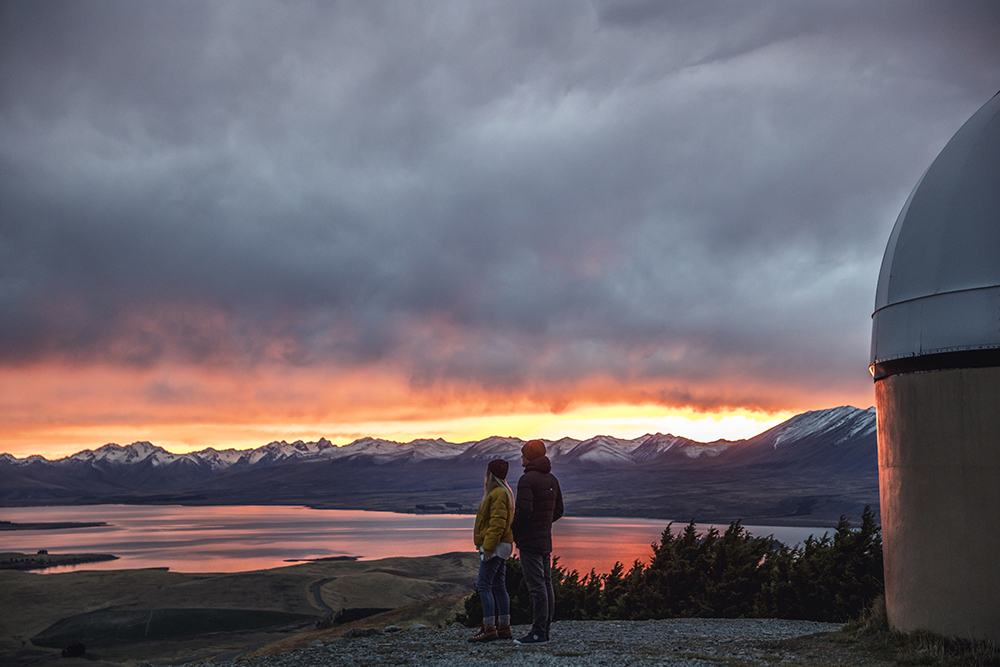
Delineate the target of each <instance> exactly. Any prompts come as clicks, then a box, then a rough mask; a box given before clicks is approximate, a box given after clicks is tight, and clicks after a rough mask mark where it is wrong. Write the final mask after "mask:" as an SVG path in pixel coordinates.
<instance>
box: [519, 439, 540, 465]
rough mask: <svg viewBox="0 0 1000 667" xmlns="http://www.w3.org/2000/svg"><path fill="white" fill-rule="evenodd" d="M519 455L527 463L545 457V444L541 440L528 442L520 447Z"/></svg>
mask: <svg viewBox="0 0 1000 667" xmlns="http://www.w3.org/2000/svg"><path fill="white" fill-rule="evenodd" d="M521 455H522V456H523V457H524V458H526V459H528V460H529V461H533V460H534V459H537V458H538V457H539V456H545V443H544V442H542V441H541V440H529V441H528V442H526V443H524V447H521Z"/></svg>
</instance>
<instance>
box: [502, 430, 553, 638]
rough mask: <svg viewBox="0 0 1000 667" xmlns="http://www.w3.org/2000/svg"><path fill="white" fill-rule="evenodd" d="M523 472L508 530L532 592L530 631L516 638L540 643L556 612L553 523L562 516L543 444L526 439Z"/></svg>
mask: <svg viewBox="0 0 1000 667" xmlns="http://www.w3.org/2000/svg"><path fill="white" fill-rule="evenodd" d="M521 465H523V466H524V474H523V475H521V479H519V480H518V481H517V496H516V498H515V500H514V522H513V523H512V524H511V530H512V532H513V533H514V543H515V544H517V548H518V550H519V551H520V553H521V569H522V570H523V572H524V582H525V584H527V586H528V592H529V593H530V594H531V615H532V621H531V630H529V631H528V634H526V635H525V636H524V637H522V638H520V639H517V640H515V641H516V642H517V643H518V644H539V643H542V642H547V641H548V640H549V627H550V626H551V625H552V617H553V615H554V614H555V609H556V598H555V592H554V591H553V590H552V522H553V521H557V520H558V519H559V518H560V517H561V516H562V515H563V498H562V491H560V490H559V480H557V479H556V477H555V475H553V474H552V463H551V462H550V461H549V458H548V457H547V456H546V455H545V443H543V442H542V441H541V440H529V441H528V442H526V443H524V446H523V447H522V448H521Z"/></svg>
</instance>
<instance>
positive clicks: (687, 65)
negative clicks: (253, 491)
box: [0, 0, 1000, 458]
mask: <svg viewBox="0 0 1000 667" xmlns="http://www.w3.org/2000/svg"><path fill="white" fill-rule="evenodd" d="M246 7H250V8H249V9H248V8H246ZM903 7H904V4H894V3H889V4H887V5H881V4H878V5H872V6H871V7H869V6H867V5H866V6H864V7H863V8H862V7H860V6H859V7H854V8H848V9H844V8H841V7H839V6H834V5H832V4H831V5H829V6H828V5H824V4H822V3H821V4H818V5H798V4H796V3H791V4H789V5H788V6H787V7H786V6H784V5H781V4H780V3H779V4H777V5H773V4H769V3H764V4H761V5H757V4H746V5H744V4H743V3H739V4H733V5H727V4H725V3H724V4H722V5H719V6H715V5H712V6H708V5H706V6H704V7H703V6H701V5H700V4H698V5H697V9H693V8H680V7H678V6H675V5H673V4H671V3H591V2H582V3H568V4H566V5H559V6H556V5H548V4H541V5H534V4H528V5H519V4H517V3H513V4H508V3H505V2H498V3H479V4H476V5H475V8H472V6H470V5H467V4H465V3H449V2H440V3H439V2H433V3H421V2H413V3H409V2H408V3H398V4H394V5H392V7H391V8H386V7H383V8H381V9H373V8H372V5H371V4H370V3H364V2H345V3H319V4H318V5H309V4H306V5H295V6H294V7H292V8H290V7H288V6H286V5H284V4H281V3H256V2H253V1H252V0H249V5H244V4H242V3H240V4H234V3H231V2H229V1H228V0H218V1H216V2H198V1H196V2H192V3H185V4H184V6H183V8H179V7H176V6H174V5H173V3H88V2H76V1H73V0H70V1H69V2H66V3H60V8H59V10H58V11H57V10H53V9H52V8H51V7H49V6H48V4H47V3H33V2H10V3H5V4H4V5H3V9H0V62H2V64H3V69H2V76H0V165H2V166H3V178H2V179H0V452H6V453H10V454H13V455H15V456H18V457H24V456H28V455H32V454H40V455H43V456H46V457H49V458H57V457H61V456H66V455H69V454H72V453H75V452H77V451H79V450H81V449H93V448H96V447H100V446H102V445H103V444H105V443H108V442H117V443H119V444H128V443H131V442H134V441H137V440H146V441H149V442H152V443H153V444H155V445H159V446H161V447H164V448H165V449H167V450H169V451H173V452H176V453H183V452H188V451H194V450H201V449H204V448H206V447H215V448H230V447H233V448H238V449H248V448H255V447H260V446H262V445H264V444H267V443H268V442H271V441H274V440H288V441H294V440H298V439H302V440H307V441H308V440H316V439H319V438H327V439H329V440H331V441H332V442H334V443H337V444H346V443H349V442H351V441H353V440H355V439H357V438H362V437H366V436H372V437H378V438H384V439H389V440H397V441H403V442H408V441H410V440H413V439H417V438H439V437H440V438H443V439H445V440H448V441H452V442H466V441H470V440H477V439H481V438H484V437H487V436H490V435H503V436H512V437H519V438H523V439H527V438H531V437H542V438H547V439H558V438H561V437H564V436H570V437H574V438H578V439H585V438H589V437H591V436H595V435H610V436H615V437H619V438H634V437H637V436H640V435H643V434H645V433H656V432H662V433H673V434H675V435H679V436H685V437H689V438H692V439H695V440H699V441H711V440H715V439H718V438H726V439H738V438H745V437H749V436H752V435H755V434H756V433H759V432H761V431H763V430H765V429H767V428H769V427H771V426H773V425H775V424H777V423H778V422H780V421H782V420H784V419H786V418H788V417H790V416H792V415H794V414H797V413H799V412H803V411H807V410H819V409H824V408H831V407H836V406H841V405H854V406H856V407H860V408H867V407H868V406H870V405H872V403H873V398H874V391H873V388H872V379H871V376H870V375H869V374H868V371H867V367H868V362H869V347H870V343H871V314H872V307H873V303H874V301H873V300H874V292H875V285H876V279H877V276H878V271H879V266H880V262H881V258H882V255H883V251H884V249H885V247H886V246H885V240H886V239H887V238H888V236H889V233H890V230H891V228H892V224H893V222H894V220H895V216H896V214H897V213H898V211H899V210H900V209H901V207H902V206H903V204H904V202H905V200H906V196H907V193H908V192H909V191H910V190H911V189H912V186H913V184H914V183H915V182H916V181H917V179H919V178H920V174H921V172H922V170H923V169H924V168H925V165H927V164H929V162H930V161H931V159H932V158H933V157H934V156H935V155H937V153H938V152H939V151H940V150H941V147H942V146H943V145H944V143H945V142H946V141H947V140H948V138H950V137H951V136H952V135H953V134H954V132H955V130H956V129H957V128H958V127H959V126H960V125H961V123H962V122H964V121H965V120H966V119H967V118H968V117H969V115H970V114H971V113H972V112H974V111H975V110H976V109H978V108H979V107H980V106H981V105H982V104H983V102H984V101H985V100H986V99H988V98H989V97H991V96H992V95H993V94H994V93H995V92H996V75H995V73H996V71H998V70H1000V51H998V50H997V49H996V47H995V41H996V40H995V34H996V17H997V15H996V13H995V12H994V11H993V10H992V9H983V8H982V7H980V6H979V5H974V6H970V7H963V8H962V9H952V8H951V7H948V8H947V9H941V8H938V7H936V6H934V7H931V6H927V7H924V6H921V7H918V8H912V7H910V6H908V5H905V9H903ZM983 7H985V6H983ZM900 14H905V15H907V16H908V17H909V18H910V19H912V20H906V21H900V20H899V17H900ZM776 17H777V18H776ZM945 24H947V25H948V26H949V29H948V30H941V29H940V26H941V25H945ZM264 34H266V35H267V39H261V38H260V36H261V35H264ZM873 35H878V38H877V39H873V38H872V36H873ZM178 45H183V48H179V47H178Z"/></svg>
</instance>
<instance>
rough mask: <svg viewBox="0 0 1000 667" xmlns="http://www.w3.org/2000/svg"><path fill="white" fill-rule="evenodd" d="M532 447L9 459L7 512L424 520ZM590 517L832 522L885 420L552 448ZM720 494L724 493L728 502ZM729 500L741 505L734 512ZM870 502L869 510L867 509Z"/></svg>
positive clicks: (417, 443)
mask: <svg viewBox="0 0 1000 667" xmlns="http://www.w3.org/2000/svg"><path fill="white" fill-rule="evenodd" d="M523 443H524V441H523V440H522V439H520V438H512V437H500V436H491V437H489V438H485V439H483V440H479V441H474V442H464V443H449V442H446V441H444V440H441V439H434V440H430V439H421V440H414V441H412V442H408V443H399V442H393V441H390V440H383V439H379V438H371V437H366V438H361V439H359V440H355V441H354V442H352V443H350V444H348V445H343V446H339V447H338V446H335V445H333V444H332V443H330V442H329V441H328V440H326V439H320V440H319V441H317V442H303V441H301V440H299V441H295V442H292V443H289V442H285V441H276V442H271V443H268V444H267V445H264V446H262V447H258V448H256V449H249V450H236V449H225V450H216V449H212V448H209V449H204V450H202V451H199V452H190V453H187V454H173V453H171V452H168V451H167V450H165V449H163V448H161V447H158V446H156V445H153V444H151V443H149V442H135V443H132V444H130V445H126V446H121V445H118V444H113V443H112V444H107V445H104V446H103V447H99V448H97V449H94V450H89V449H88V450H84V451H81V452H77V453H76V454H73V455H71V456H67V457H65V458H61V459H57V460H54V461H49V460H47V459H44V458H42V457H40V456H30V457H27V458H24V459H18V458H15V457H13V456H11V455H9V454H0V506H11V505H33V504H77V503H104V502H122V503H189V504H306V505H311V506H316V507H340V508H345V509H347V508H356V509H384V510H392V511H415V508H416V507H417V506H418V505H420V506H422V507H427V506H430V505H433V504H435V503H445V502H447V503H450V504H449V507H457V506H461V507H463V508H465V509H468V508H470V507H473V508H474V506H475V504H476V503H478V498H479V496H480V495H481V493H482V491H481V488H482V487H481V484H482V470H483V469H484V463H485V462H486V461H488V460H490V459H493V458H505V459H507V460H509V461H511V463H512V466H511V467H512V474H511V481H512V482H514V481H516V477H515V471H516V470H518V467H517V465H516V463H517V461H518V459H519V456H520V448H521V445H522V444H523ZM546 444H547V446H548V453H549V457H550V458H551V459H552V462H553V466H554V468H555V470H556V472H557V473H558V475H559V477H560V480H564V482H563V486H564V487H565V488H567V491H571V492H572V495H571V496H570V501H571V503H572V505H570V506H571V507H573V508H574V509H575V511H576V512H577V513H578V514H582V513H587V514H591V515H609V516H658V517H674V516H682V517H685V518H689V516H690V517H694V516H698V517H701V518H705V519H706V520H707V519H720V518H721V519H724V520H729V519H732V518H747V517H751V518H752V517H755V516H760V517H764V518H766V517H770V518H771V519H775V518H781V517H786V518H788V517H800V519H798V520H800V521H801V520H802V519H801V517H811V520H812V521H822V522H826V523H829V522H831V521H835V520H836V518H837V516H839V514H834V513H847V514H849V515H852V516H853V515H860V511H861V508H862V507H863V506H864V505H865V504H869V505H872V506H876V505H877V503H878V486H877V475H878V468H877V448H876V418H875V409H874V408H869V409H867V410H861V409H858V408H854V407H851V406H843V407H837V408H831V409H828V410H817V411H813V412H806V413H803V414H800V415H796V416H795V417H792V418H791V419H789V420H787V421H785V422H783V423H781V424H779V425H778V426H775V427H773V428H771V429H769V430H767V431H764V432H763V433H761V434H759V435H757V436H754V437H753V438H749V439H747V440H737V441H729V440H718V441H715V442H709V443H704V442H697V441H694V440H690V439H687V438H682V437H678V436H674V435H670V434H666V435H665V434H660V433H655V434H647V435H644V436H640V437H638V438H633V439H623V438H616V437H613V436H608V435H598V436H594V437H592V438H588V439H586V440H576V439H573V438H562V439H560V440H558V441H555V442H547V443H546ZM720 494H721V495H720ZM726 499H728V502H726ZM858 503H860V505H859V504H858Z"/></svg>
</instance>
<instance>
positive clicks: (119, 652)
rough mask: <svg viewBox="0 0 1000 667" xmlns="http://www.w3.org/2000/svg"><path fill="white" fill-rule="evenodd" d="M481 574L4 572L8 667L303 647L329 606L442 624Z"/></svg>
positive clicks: (418, 568) (389, 565)
mask: <svg viewBox="0 0 1000 667" xmlns="http://www.w3.org/2000/svg"><path fill="white" fill-rule="evenodd" d="M477 566H478V558H477V557H476V555H475V554H464V553H462V554H459V553H455V554H444V555H440V556H429V557H426V558H388V559H382V560H375V561H324V562H314V563H304V564H299V565H291V566H288V567H281V568H275V569H272V570H262V571H256V572H241V573H233V574H184V573H178V572H167V571H163V570H110V571H90V572H70V573H65V574H36V573H29V572H19V571H0V663H2V664H4V665H11V666H16V665H27V664H31V663H35V662H38V661H39V660H42V659H44V658H47V657H50V656H58V655H60V652H61V649H62V648H65V647H66V646H69V645H70V644H73V643H76V642H77V641H82V642H83V643H84V644H85V645H86V646H87V654H88V659H87V660H86V662H85V664H87V665H89V666H90V667H103V666H104V665H112V664H114V665H123V664H124V665H126V666H127V665H131V664H136V663H137V662H140V661H143V660H149V661H153V662H156V661H161V662H168V661H172V662H184V661H190V660H194V659H197V658H201V657H209V656H216V655H231V654H235V653H243V652H246V651H249V650H251V649H253V648H255V647H259V646H264V645H267V644H272V643H274V642H281V641H283V640H291V641H292V642H293V643H294V642H295V640H296V637H300V636H304V635H306V634H309V633H311V632H313V631H314V630H315V622H316V621H318V620H319V619H321V618H322V617H323V616H324V615H325V614H326V613H327V609H326V608H329V609H333V610H334V611H337V610H340V609H345V608H346V609H355V608H376V609H378V608H381V609H392V610H400V609H403V610H406V609H410V611H408V612H407V611H403V612H396V616H399V617H400V618H399V620H400V621H402V622H405V620H404V618H405V617H406V616H407V614H409V617H410V618H411V619H413V620H411V622H417V621H418V620H419V621H422V622H425V623H426V622H427V621H431V623H433V622H434V619H437V618H439V617H441V620H443V616H444V615H446V614H445V612H443V611H442V609H443V608H447V609H450V608H451V607H453V606H454V605H455V604H456V600H459V599H460V598H461V595H462V594H467V593H469V592H471V589H472V584H473V582H474V580H475V574H476V569H477ZM317 594H318V595H319V596H320V600H317V599H316V595H317ZM456 595H457V596H458V597H452V598H447V597H446V596H456ZM442 597H446V601H445V602H443V603H440V602H438V603H434V604H429V603H428V601H429V600H435V599H439V598H442ZM421 605H423V607H426V608H424V609H422V608H421ZM324 606H325V607H326V608H324ZM392 614H393V612H387V613H386V618H390V617H393V616H392ZM393 618H394V617H393ZM387 622H389V621H387ZM431 623H427V624H431ZM346 627H350V626H341V627H340V628H334V629H330V630H327V631H326V632H327V633H330V632H337V631H338V630H339V631H343V629H345V628H346ZM32 638H36V641H37V642H38V643H41V644H46V645H47V646H38V645H36V644H35V643H33V642H32ZM61 664H64V665H65V664H68V663H67V662H65V661H64V662H63V663H61ZM81 664H84V663H81Z"/></svg>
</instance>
